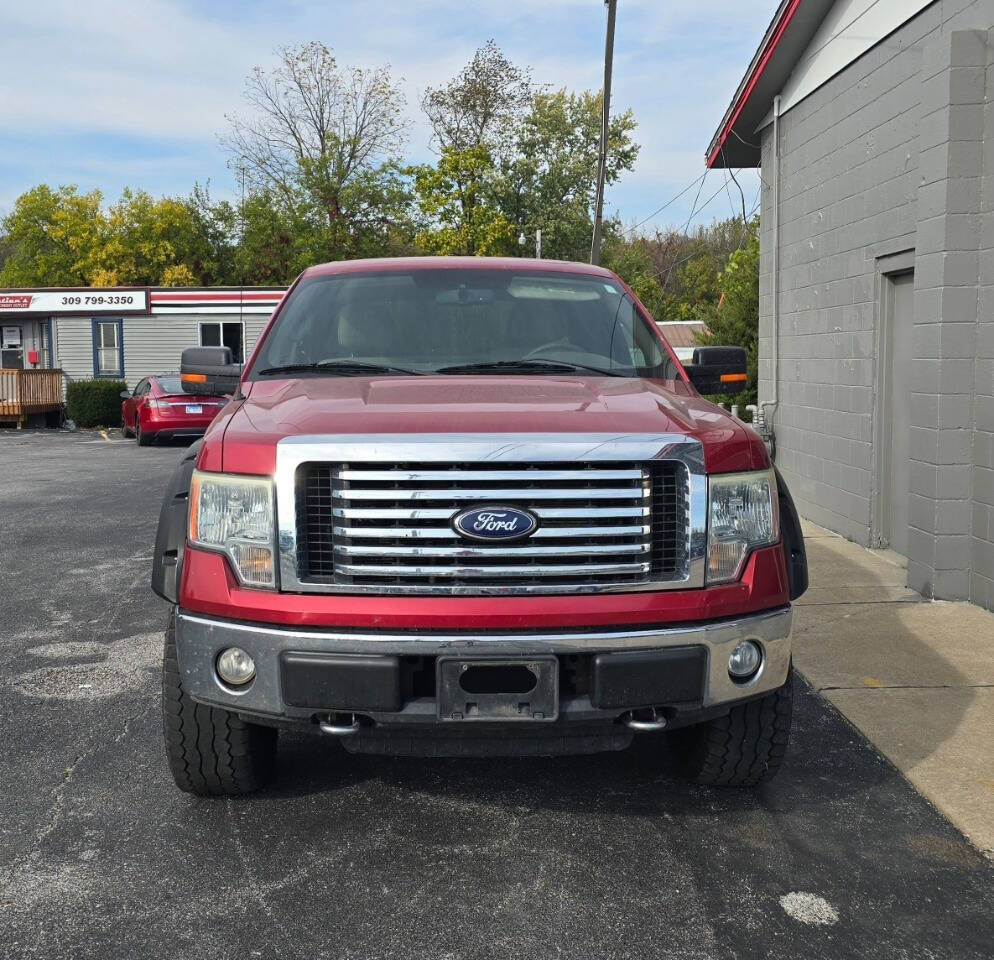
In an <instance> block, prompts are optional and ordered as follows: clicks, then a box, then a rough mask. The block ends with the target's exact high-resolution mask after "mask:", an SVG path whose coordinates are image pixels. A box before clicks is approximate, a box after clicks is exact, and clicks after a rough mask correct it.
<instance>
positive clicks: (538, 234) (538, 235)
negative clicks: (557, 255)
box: [535, 227, 542, 260]
mask: <svg viewBox="0 0 994 960" xmlns="http://www.w3.org/2000/svg"><path fill="white" fill-rule="evenodd" d="M535 259H536V260H541V259H542V229H541V227H540V228H539V229H538V230H536V231H535Z"/></svg>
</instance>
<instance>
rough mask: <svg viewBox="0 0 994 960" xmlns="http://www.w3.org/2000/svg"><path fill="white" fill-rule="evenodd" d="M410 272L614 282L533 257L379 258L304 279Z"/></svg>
mask: <svg viewBox="0 0 994 960" xmlns="http://www.w3.org/2000/svg"><path fill="white" fill-rule="evenodd" d="M408 270H513V271H515V272H517V273H521V272H539V271H541V272H543V273H548V272H552V273H572V274H586V275H588V276H595V277H605V278H609V279H613V278H614V274H613V273H612V272H611V271H610V270H607V269H605V268H604V267H595V266H593V265H592V264H589V263H576V262H574V261H570V260H537V259H535V258H534V257H380V258H377V259H369V260H336V261H334V262H332V263H321V264H318V265H317V266H313V267H308V268H307V269H306V270H305V271H304V276H307V277H315V276H327V275H329V274H336V273H379V272H387V271H391V272H393V271H408Z"/></svg>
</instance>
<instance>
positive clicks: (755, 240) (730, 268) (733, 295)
mask: <svg viewBox="0 0 994 960" xmlns="http://www.w3.org/2000/svg"><path fill="white" fill-rule="evenodd" d="M718 285H719V287H720V290H721V293H720V295H719V300H718V303H717V305H716V307H715V310H714V312H713V314H712V316H711V317H710V318H709V319H708V329H707V333H706V334H704V335H703V336H700V337H698V340H699V342H700V343H702V344H712V345H718V346H735V347H745V350H746V355H747V357H748V374H749V379H748V380H747V381H746V388H745V390H743V391H742V393H740V394H738V395H736V396H734V397H730V398H722V399H723V400H726V401H728V402H731V403H737V404H739V405H740V406H743V407H744V406H745V405H746V404H747V403H755V402H756V396H757V373H758V366H759V219H758V218H755V219H753V221H752V222H751V223H750V224H749V229H748V234H747V237H746V243H745V245H744V246H743V247H741V248H740V249H738V250H735V251H734V252H733V253H732V254H731V256H730V257H729V258H728V263H727V265H726V266H725V269H724V270H722V271H721V274H720V276H719V278H718Z"/></svg>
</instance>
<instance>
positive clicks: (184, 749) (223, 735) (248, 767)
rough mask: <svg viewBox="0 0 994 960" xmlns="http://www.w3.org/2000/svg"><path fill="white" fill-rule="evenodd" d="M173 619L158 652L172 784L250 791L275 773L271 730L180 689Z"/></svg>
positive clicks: (215, 791) (202, 792)
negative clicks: (159, 655)
mask: <svg viewBox="0 0 994 960" xmlns="http://www.w3.org/2000/svg"><path fill="white" fill-rule="evenodd" d="M175 624H176V620H175V613H174V612H170V614H169V624H168V626H167V627H166V642H165V649H164V651H163V658H162V727H163V733H164V735H165V741H166V757H167V758H168V760H169V769H170V771H171V773H172V775H173V779H174V780H175V781H176V786H177V787H179V788H180V790H184V791H186V792H187V793H192V794H195V795H197V796H198V797H228V796H240V795H243V794H246V793H253V792H254V791H256V790H259V789H260V788H261V787H263V786H265V785H266V784H267V783H268V782H269V781H270V780H272V778H273V774H274V773H275V770H276V742H277V731H276V729H275V728H274V727H261V726H259V725H258V724H254V723H247V722H246V721H244V720H242V719H241V717H239V716H238V715H237V714H235V713H231V712H230V711H228V710H221V709H219V708H217V707H208V706H206V705H204V704H202V703H195V702H194V701H193V700H191V699H190V697H189V696H187V694H186V693H184V691H183V687H182V685H181V683H180V674H179V663H178V661H177V658H176V626H175Z"/></svg>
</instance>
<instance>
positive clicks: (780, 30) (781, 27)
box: [708, 0, 801, 167]
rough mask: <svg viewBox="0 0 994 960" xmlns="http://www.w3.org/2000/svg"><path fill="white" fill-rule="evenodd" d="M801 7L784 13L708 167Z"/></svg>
mask: <svg viewBox="0 0 994 960" xmlns="http://www.w3.org/2000/svg"><path fill="white" fill-rule="evenodd" d="M800 5H801V0H793V2H792V3H791V5H790V6H789V7H788V8H787V10H786V12H785V13H784V15H783V18H782V19H781V21H780V23H779V24H778V25H777V28H776V30H775V31H774V33H773V36H772V37H770V42H769V43H768V44H767V46H766V49H765V50H764V51H763V55H762V56H761V57H760V58H759V63H757V64H756V69H755V70H753V72H752V76H751V77H749V82H748V83H747V84H746V86H745V89H744V90H743V91H742V94H741V95H740V96H739V98H738V101H737V102H736V104H735V109H734V110H733V111H732V115H731V116H730V117H729V118H728V122H727V123H726V124H725V126H724V128H723V129H722V131H721V136H720V137H719V138H718V144H717V146H716V147H715V148H714V150H712V151H711V155H710V156H709V157H708V167H713V166H714V162H715V160H717V159H718V154H719V153H721V148H722V147H723V146H724V145H725V141H726V140H727V139H728V134H729V133H731V130H732V127H734V126H735V121H736V120H738V119H739V116H740V115H741V113H742V111H743V109H744V108H745V105H746V103H747V101H748V100H749V97H750V96H751V95H752V91H753V90H755V89H756V84H757V83H759V78H760V77H761V76H762V75H763V71H764V70H765V69H766V65H767V63H769V61H770V57H772V56H773V53H774V51H775V50H776V48H777V44H778V43H779V42H780V38H781V37H782V36H783V35H784V31H785V30H786V29H787V26H788V25H789V24H790V21H791V18H792V17H793V16H794V13H795V12H796V10H797V8H798V7H799V6H800Z"/></svg>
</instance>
